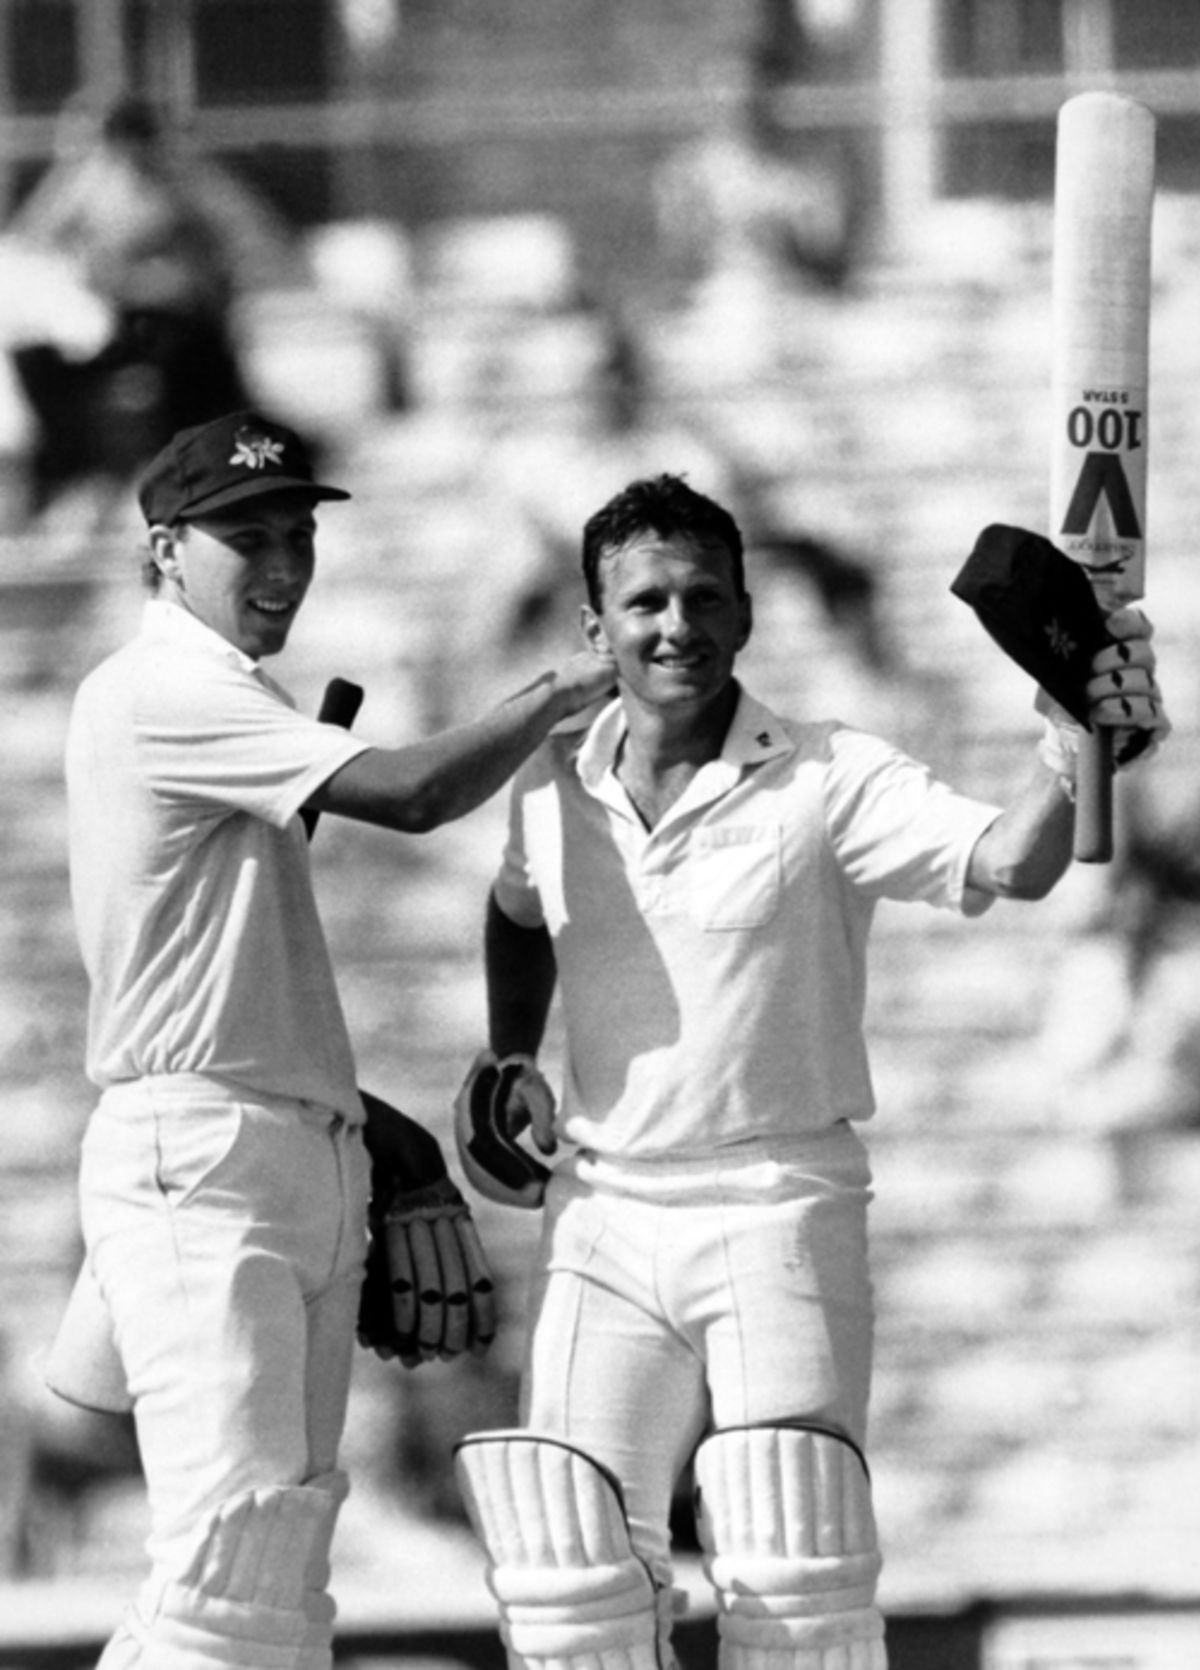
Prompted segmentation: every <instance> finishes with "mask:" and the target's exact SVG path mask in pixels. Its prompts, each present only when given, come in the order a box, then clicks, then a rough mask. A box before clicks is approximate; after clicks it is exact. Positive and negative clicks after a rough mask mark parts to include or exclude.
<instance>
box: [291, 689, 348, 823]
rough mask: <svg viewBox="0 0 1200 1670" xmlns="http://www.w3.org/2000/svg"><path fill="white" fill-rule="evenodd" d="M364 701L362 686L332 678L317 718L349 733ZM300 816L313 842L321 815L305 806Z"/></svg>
mask: <svg viewBox="0 0 1200 1670" xmlns="http://www.w3.org/2000/svg"><path fill="white" fill-rule="evenodd" d="M362 699H363V690H362V685H361V684H354V683H352V682H351V680H350V679H348V678H331V679H330V681H329V683H328V684H327V685H326V686H325V694H324V696H322V698H321V706H320V709H319V710H318V713H317V718H318V719H319V720H320V721H321V723H322V724H323V725H341V726H342V728H343V730H347V731H348V730H349V729H350V727H351V725H353V723H354V721H355V719H356V718H357V717H358V710H359V708H360V707H361V706H362ZM300 816H301V818H302V820H303V822H304V833H305V834H306V835H307V836H308V838H309V840H310V841H311V840H312V838H313V835H314V834H315V833H316V828H317V824H318V823H319V822H320V818H321V814H320V812H318V811H317V810H316V809H315V808H314V807H312V806H304V807H302V808H301V811H300Z"/></svg>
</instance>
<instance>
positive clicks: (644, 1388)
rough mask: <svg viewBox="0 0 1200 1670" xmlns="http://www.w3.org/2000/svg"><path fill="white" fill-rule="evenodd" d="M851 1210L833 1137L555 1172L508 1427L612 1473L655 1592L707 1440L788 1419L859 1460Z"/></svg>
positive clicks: (862, 1326) (866, 1284) (865, 1315)
mask: <svg viewBox="0 0 1200 1670" xmlns="http://www.w3.org/2000/svg"><path fill="white" fill-rule="evenodd" d="M870 1199H871V1177H870V1167H869V1164H868V1160H867V1155H866V1151H865V1149H864V1147H863V1144H862V1142H861V1141H860V1139H859V1138H858V1136H857V1135H856V1134H855V1133H854V1131H853V1130H852V1129H851V1127H850V1126H849V1125H848V1124H845V1123H842V1124H839V1125H837V1126H834V1127H833V1128H832V1129H831V1130H828V1131H824V1132H819V1133H816V1134H814V1135H811V1136H803V1137H797V1138H793V1139H788V1140H787V1141H786V1142H783V1141H780V1142H770V1143H768V1142H763V1143H753V1144H749V1143H748V1144H745V1145H739V1146H738V1147H737V1148H733V1149H729V1150H727V1151H726V1152H725V1153H724V1154H723V1155H722V1157H721V1158H720V1159H719V1160H716V1159H713V1158H709V1157H706V1158H704V1159H702V1160H691V1161H687V1160H685V1161H679V1160H676V1159H671V1160H669V1161H665V1160H664V1161H662V1162H650V1161H647V1162H641V1163H634V1162H614V1161H610V1160H607V1159H605V1160H600V1159H598V1158H596V1157H595V1156H591V1155H588V1154H586V1153H584V1154H581V1155H578V1156H575V1157H574V1158H572V1159H570V1160H568V1161H567V1162H566V1163H565V1165H564V1166H562V1167H560V1168H559V1170H558V1171H557V1172H556V1173H555V1176H554V1178H553V1180H552V1182H551V1184H550V1187H549V1190H548V1193H547V1198H546V1206H545V1213H544V1219H543V1227H542V1237H541V1244H540V1247H539V1251H538V1255H537V1259H536V1265H535V1276H534V1279H533V1287H532V1292H531V1303H530V1311H529V1314H530V1317H531V1331H530V1338H529V1343H528V1348H527V1354H526V1364H525V1371H524V1380H523V1386H522V1414H521V1420H522V1425H524V1426H527V1427H528V1428H530V1429H531V1430H533V1431H535V1432H539V1433H544V1434H550V1435H555V1436H559V1437H562V1438H565V1439H567V1440H569V1441H570V1442H571V1443H572V1444H574V1445H576V1446H577V1447H578V1448H579V1449H581V1450H583V1451H585V1452H586V1454H588V1455H589V1456H591V1457H593V1459H595V1460H596V1461H599V1462H601V1463H602V1464H603V1465H604V1466H606V1467H608V1468H609V1469H610V1470H611V1471H612V1472H613V1473H615V1475H616V1476H617V1478H618V1479H619V1480H620V1483H621V1487H622V1490H623V1492H624V1496H625V1504H626V1508H627V1510H628V1515H629V1523H630V1530H631V1533H632V1537H633V1542H634V1546H635V1548H636V1549H637V1551H638V1553H639V1554H640V1555H641V1556H642V1558H643V1559H645V1560H647V1561H648V1562H649V1563H650V1565H651V1568H652V1570H653V1571H654V1574H655V1577H656V1579H657V1581H658V1582H660V1583H668V1582H669V1580H670V1535H669V1514H670V1506H671V1498H672V1494H673V1491H674V1488H675V1485H676V1482H677V1480H678V1478H679V1476H680V1474H681V1472H682V1470H683V1468H684V1466H685V1465H686V1463H687V1461H688V1458H689V1457H690V1455H691V1453H692V1451H693V1450H694V1449H695V1447H696V1444H697V1443H698V1442H699V1440H700V1439H701V1437H702V1436H703V1435H704V1434H705V1432H706V1431H708V1430H709V1429H710V1428H712V1427H716V1428H721V1427H730V1426H741V1425H754V1424H757V1423H772V1422H786V1421H789V1420H803V1421H810V1422H814V1423H816V1424H819V1425H824V1426H828V1427H832V1428H834V1429H836V1430H838V1431H839V1432H841V1433H844V1434H846V1435H848V1436H849V1437H850V1438H852V1439H853V1440H854V1442H855V1443H856V1444H858V1445H859V1446H860V1447H862V1446H863V1444H864V1441H865V1436H866V1421H867V1401H868V1396H869V1392H870V1379H871V1357H872V1347H873V1335H874V1303H873V1298H872V1291H871V1283H870V1276H869V1272H868V1265H867V1221H866V1220H867V1207H868V1203H869V1201H870Z"/></svg>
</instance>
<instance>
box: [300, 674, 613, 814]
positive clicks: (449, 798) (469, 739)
mask: <svg viewBox="0 0 1200 1670" xmlns="http://www.w3.org/2000/svg"><path fill="white" fill-rule="evenodd" d="M612 684H613V672H612V665H611V662H609V661H608V660H606V659H605V658H603V657H601V656H598V655H596V654H595V653H594V652H592V651H590V650H587V651H583V652H582V653H580V654H578V655H575V656H572V658H571V659H570V660H569V661H567V662H565V663H564V664H563V666H562V667H560V668H559V669H558V670H557V671H555V672H552V673H544V674H543V675H542V676H541V678H539V679H537V680H536V681H535V682H534V683H533V684H531V685H529V686H528V687H527V688H526V689H524V690H521V691H519V692H518V693H517V694H516V695H515V696H510V697H509V699H508V700H507V701H505V702H502V703H501V704H500V705H499V707H495V708H493V709H492V711H491V712H490V713H486V714H484V715H483V716H482V717H481V718H479V719H473V720H471V721H470V722H469V723H467V724H465V725H458V726H455V727H454V728H453V729H452V730H448V731H442V732H441V733H439V734H438V735H437V736H432V737H429V738H427V739H426V740H424V741H421V742H415V743H412V744H409V745H408V746H405V747H402V748H370V749H368V750H367V751H366V752H365V753H363V754H359V755H358V756H357V757H356V758H355V759H352V760H350V761H349V762H348V763H347V764H346V765H344V766H343V767H342V768H341V770H340V771H337V772H335V773H334V775H333V776H332V777H330V778H329V780H328V782H326V783H324V784H323V785H322V786H321V788H320V789H318V790H317V792H316V793H315V794H314V795H313V796H312V798H311V799H310V801H309V805H310V806H311V807H312V808H313V809H314V810H316V811H319V812H334V813H338V814H340V815H341V816H342V817H346V818H357V819H358V820H359V821H360V822H363V823H377V824H382V825H384V827H386V828H388V829H398V830H403V831H406V832H408V833H411V834H420V833H423V832H425V831H427V830H430V829H436V828H437V827H438V826H439V825H440V824H443V823H450V822H452V821H453V820H454V819H455V818H461V817H464V816H465V815H466V813H468V812H472V811H474V809H475V808H476V807H477V806H481V805H482V804H483V802H484V801H485V800H488V799H490V798H491V796H492V795H493V794H495V792H496V790H497V789H499V788H501V787H502V786H503V784H504V783H505V782H506V781H507V780H508V778H509V777H511V776H512V774H513V772H514V771H515V770H516V769H517V767H518V766H519V765H520V764H521V763H522V761H523V760H525V759H526V758H527V757H528V756H529V755H530V754H531V753H532V752H533V750H534V749H535V748H536V747H537V746H538V744H539V743H541V742H543V741H544V740H545V738H546V737H547V736H548V735H549V734H550V732H551V731H552V730H553V728H554V726H555V725H557V724H558V723H559V722H560V721H561V720H563V719H566V718H569V717H570V716H571V714H573V713H577V712H579V710H580V709H581V708H584V707H586V706H587V705H588V704H589V703H591V702H593V701H596V700H597V699H598V698H599V697H601V696H603V695H605V694H606V692H607V691H608V690H609V689H610V688H611V687H612Z"/></svg>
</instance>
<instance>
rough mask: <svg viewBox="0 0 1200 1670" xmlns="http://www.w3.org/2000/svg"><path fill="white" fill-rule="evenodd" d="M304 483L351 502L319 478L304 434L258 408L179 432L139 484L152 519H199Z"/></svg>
mask: <svg viewBox="0 0 1200 1670" xmlns="http://www.w3.org/2000/svg"><path fill="white" fill-rule="evenodd" d="M288 488H298V489H301V490H303V491H304V492H306V493H308V494H309V495H310V496H311V497H312V498H313V499H348V498H349V497H350V495H349V493H346V492H344V491H343V490H342V488H340V487H328V486H325V485H324V484H323V483H321V482H317V481H314V480H313V468H312V460H311V459H310V458H309V455H308V449H307V448H306V447H305V445H304V442H303V441H302V440H301V439H300V437H299V435H297V434H295V433H294V431H293V430H291V429H288V428H286V427H285V426H284V425H283V424H281V423H272V422H271V421H270V419H268V418H264V417H260V416H259V414H258V413H257V412H231V413H230V414H229V415H228V416H227V417H220V418H214V419H213V420H212V422H210V423H201V424H196V425H195V426H194V427H192V428H190V429H181V430H180V431H179V433H178V434H177V435H175V436H174V437H173V438H172V439H171V440H170V441H169V442H168V443H167V445H166V446H165V447H164V448H163V449H162V451H161V452H160V453H159V454H158V456H157V457H156V458H154V459H153V460H152V461H151V463H150V464H149V466H148V467H147V469H146V471H145V474H144V475H143V476H142V479H141V482H140V483H139V486H138V503H139V504H140V505H141V507H142V514H143V515H144V516H145V518H146V521H147V522H148V523H149V524H150V525H151V526H154V525H155V524H156V523H167V524H170V523H172V522H186V521H194V520H195V519H196V518H197V517H202V516H209V515H212V514H213V513H214V512H215V511H218V510H224V509H225V508H226V507H227V506H229V505H233V504H241V503H242V502H244V501H245V500H248V499H257V498H262V497H264V495H266V494H268V493H279V492H283V491H285V490H286V489H288Z"/></svg>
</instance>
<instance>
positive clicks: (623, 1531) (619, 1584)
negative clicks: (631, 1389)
mask: <svg viewBox="0 0 1200 1670" xmlns="http://www.w3.org/2000/svg"><path fill="white" fill-rule="evenodd" d="M455 1470H456V1473H457V1477H458V1482H459V1487H460V1489H461V1491H462V1495H463V1500H464V1502H465V1503H466V1507H467V1512H468V1513H469V1515H470V1518H471V1523H472V1525H473V1526H474V1528H475V1531H476V1534H477V1535H478V1537H479V1539H480V1541H481V1542H482V1543H483V1545H484V1547H485V1549H486V1550H487V1553H488V1556H489V1559H490V1568H489V1573H488V1583H489V1587H490V1588H491V1590H492V1593H493V1594H494V1595H495V1597H496V1599H497V1600H498V1601H499V1603H500V1617H501V1635H502V1636H503V1639H504V1642H505V1644H506V1646H507V1647H508V1648H509V1651H510V1653H511V1654H512V1655H513V1657H514V1659H515V1660H516V1661H518V1662H520V1663H526V1664H527V1663H534V1664H542V1663H544V1662H545V1661H546V1660H549V1659H554V1660H557V1661H560V1665H561V1664H562V1662H563V1661H565V1663H566V1665H567V1666H569V1665H571V1663H572V1661H575V1660H578V1661H580V1666H581V1670H582V1659H583V1658H584V1657H585V1656H586V1657H587V1658H588V1659H589V1660H590V1662H591V1665H592V1667H593V1670H661V1665H662V1663H663V1659H662V1658H660V1647H659V1637H660V1615H663V1623H662V1626H661V1633H663V1634H664V1635H665V1632H666V1628H667V1627H668V1626H667V1620H666V1618H665V1612H666V1610H668V1609H669V1608H668V1607H666V1606H665V1605H660V1594H659V1591H658V1590H657V1589H656V1587H655V1584H654V1581H653V1579H652V1577H651V1575H650V1571H649V1568H648V1567H647V1565H646V1563H645V1561H644V1560H642V1559H641V1558H640V1556H639V1555H638V1554H637V1553H636V1551H635V1550H634V1547H633V1544H632V1541H631V1539H630V1535H629V1525H628V1522H627V1520H626V1517H625V1508H624V1504H623V1502H622V1499H621V1491H620V1486H619V1485H618V1483H617V1481H616V1479H615V1478H614V1477H613V1476H612V1474H611V1473H609V1472H608V1471H607V1470H606V1469H605V1468H603V1467H601V1466H600V1465H599V1464H598V1463H597V1462H595V1461H593V1460H592V1458H591V1457H590V1456H588V1455H585V1454H584V1453H583V1451H582V1450H577V1449H575V1448H573V1446H571V1445H570V1444H566V1443H563V1442H561V1441H559V1440H557V1439H547V1438H539V1437H535V1436H533V1435H532V1434H530V1433H526V1432H495V1433H483V1434H479V1435H477V1436H472V1437H469V1438H466V1439H464V1440H463V1442H462V1443H461V1444H460V1445H459V1446H458V1449H457V1451H456V1455H455Z"/></svg>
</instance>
